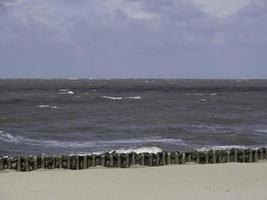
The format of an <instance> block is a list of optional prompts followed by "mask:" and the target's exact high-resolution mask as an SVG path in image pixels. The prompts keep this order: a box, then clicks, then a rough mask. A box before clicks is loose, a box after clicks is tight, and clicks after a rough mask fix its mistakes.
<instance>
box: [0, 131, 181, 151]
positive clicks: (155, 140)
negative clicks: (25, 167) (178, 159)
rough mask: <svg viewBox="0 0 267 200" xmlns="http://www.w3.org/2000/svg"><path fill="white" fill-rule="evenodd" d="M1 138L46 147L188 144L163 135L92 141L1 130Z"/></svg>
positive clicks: (15, 142) (5, 140)
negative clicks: (17, 133) (26, 134)
mask: <svg viewBox="0 0 267 200" xmlns="http://www.w3.org/2000/svg"><path fill="white" fill-rule="evenodd" d="M0 140H1V141H4V142H8V143H14V144H24V145H31V146H44V147H59V148H88V147H90V148H92V147H96V148H99V147H102V148H104V147H105V148H107V147H108V148H110V147H111V148H112V147H114V148H116V147H117V146H118V145H130V146H136V145H143V146H145V145H149V144H154V145H158V144H166V143H167V144H176V145H186V144H185V143H184V142H183V141H182V140H181V139H173V138H162V137H146V138H138V139H118V140H94V141H93V140H91V141H73V142H72V141H71V142H69V141H57V140H42V139H40V140H39V139H29V138H25V137H23V136H20V135H16V136H14V135H12V134H9V133H7V132H3V131H0Z"/></svg>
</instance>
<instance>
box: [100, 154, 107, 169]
mask: <svg viewBox="0 0 267 200" xmlns="http://www.w3.org/2000/svg"><path fill="white" fill-rule="evenodd" d="M105 162H106V155H105V154H102V155H101V166H102V167H105Z"/></svg>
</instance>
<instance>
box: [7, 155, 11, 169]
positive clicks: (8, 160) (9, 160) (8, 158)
mask: <svg viewBox="0 0 267 200" xmlns="http://www.w3.org/2000/svg"><path fill="white" fill-rule="evenodd" d="M11 161H12V158H11V157H9V156H8V157H7V169H11V167H12V166H11Z"/></svg>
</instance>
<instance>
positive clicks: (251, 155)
mask: <svg viewBox="0 0 267 200" xmlns="http://www.w3.org/2000/svg"><path fill="white" fill-rule="evenodd" d="M248 162H250V163H252V162H253V151H252V149H249V156H248Z"/></svg>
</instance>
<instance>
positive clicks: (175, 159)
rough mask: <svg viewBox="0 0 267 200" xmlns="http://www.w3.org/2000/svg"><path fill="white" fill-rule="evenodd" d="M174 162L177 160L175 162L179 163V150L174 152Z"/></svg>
mask: <svg viewBox="0 0 267 200" xmlns="http://www.w3.org/2000/svg"><path fill="white" fill-rule="evenodd" d="M174 162H175V164H179V154H178V152H175V153H174Z"/></svg>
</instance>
